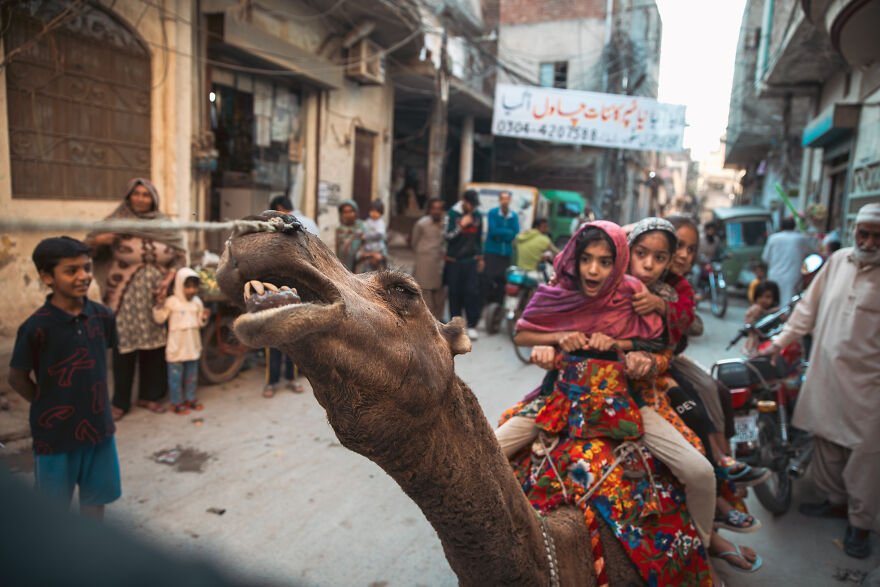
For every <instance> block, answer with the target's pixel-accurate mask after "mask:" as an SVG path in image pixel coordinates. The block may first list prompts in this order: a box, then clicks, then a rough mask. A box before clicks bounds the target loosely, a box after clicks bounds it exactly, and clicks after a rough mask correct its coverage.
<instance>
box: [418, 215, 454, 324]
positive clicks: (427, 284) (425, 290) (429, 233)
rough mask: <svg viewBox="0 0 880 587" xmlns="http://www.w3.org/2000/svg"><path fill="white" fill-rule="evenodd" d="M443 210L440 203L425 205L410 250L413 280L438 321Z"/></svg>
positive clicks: (441, 302)
mask: <svg viewBox="0 0 880 587" xmlns="http://www.w3.org/2000/svg"><path fill="white" fill-rule="evenodd" d="M444 213H445V210H444V209H443V200H440V199H438V198H433V199H431V200H430V201H429V202H428V214H427V215H425V216H422V217H421V218H420V219H419V221H418V222H416V224H415V226H413V230H412V238H410V246H411V247H412V250H413V253H415V263H414V264H413V277H415V279H416V281H417V282H418V284H419V285H420V286H421V287H422V297H423V298H424V299H425V303H426V304H427V305H428V309H429V310H431V313H432V314H433V315H434V317H435V318H437V319H438V320H443V306H444V305H445V304H446V288H445V287H444V285H443V252H444V250H445V249H446V239H445V238H444V237H443V232H444V231H445V230H446V223H445V222H444V220H445V218H444V216H445V214H444Z"/></svg>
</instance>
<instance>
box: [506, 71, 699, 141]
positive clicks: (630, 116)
mask: <svg viewBox="0 0 880 587" xmlns="http://www.w3.org/2000/svg"><path fill="white" fill-rule="evenodd" d="M684 127H685V106H682V105H678V104H661V103H660V102H658V101H657V100H654V99H653V98H644V97H641V96H624V95H620V94H601V93H598V92H581V91H577V90H562V89H559V88H544V87H537V86H515V85H509V84H498V85H496V86H495V108H494V112H493V116H492V132H493V133H494V134H495V135H498V136H505V137H515V138H521V139H532V140H536V141H552V142H556V143H569V144H574V145H592V146H597V147H610V148H618V149H637V150H641V151H681V149H682V146H681V142H682V135H683V134H684Z"/></svg>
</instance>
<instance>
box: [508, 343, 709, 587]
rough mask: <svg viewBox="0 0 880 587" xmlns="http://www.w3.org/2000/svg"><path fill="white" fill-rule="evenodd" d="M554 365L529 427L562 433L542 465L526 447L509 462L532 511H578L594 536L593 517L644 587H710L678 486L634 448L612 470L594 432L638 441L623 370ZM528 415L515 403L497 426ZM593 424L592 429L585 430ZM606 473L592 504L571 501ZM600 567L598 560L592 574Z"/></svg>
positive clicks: (578, 363)
mask: <svg viewBox="0 0 880 587" xmlns="http://www.w3.org/2000/svg"><path fill="white" fill-rule="evenodd" d="M558 367H559V377H558V380H557V382H556V383H555V385H554V388H553V391H552V393H550V394H549V395H542V396H539V397H538V398H537V399H536V400H534V401H533V402H530V403H531V404H535V403H540V404H541V405H540V408H539V410H538V419H537V422H536V424H537V425H538V426H539V427H540V428H542V429H543V430H545V431H547V432H551V433H552V432H557V431H558V432H559V433H561V438H560V442H559V443H558V444H557V445H556V446H555V447H554V448H552V449H551V450H550V458H549V459H547V458H543V457H541V456H537V455H533V454H531V452H530V451H529V449H528V448H524V449H523V450H522V451H520V452H519V453H518V454H517V455H515V456H514V457H513V458H512V459H511V464H512V466H513V468H514V472H515V474H516V476H517V479H518V480H519V482H520V484H521V485H522V488H523V491H524V492H525V494H526V496H527V497H528V498H529V501H530V502H531V503H532V505H533V507H534V508H535V509H536V510H538V511H539V512H541V513H546V512H548V511H550V510H552V509H554V508H557V507H559V506H561V505H566V504H569V505H578V506H579V507H581V508H582V509H583V511H584V519H585V523H586V524H587V527H588V528H590V531H591V534H594V535H595V520H594V516H595V514H596V513H598V514H599V515H601V516H602V518H603V519H604V520H605V521H606V522H607V523H608V525H609V526H610V527H611V529H612V530H613V531H614V534H615V536H617V538H618V540H620V542H621V544H622V545H623V547H624V549H625V550H626V552H627V554H628V555H629V557H630V559H631V560H632V561H633V563H634V564H635V565H636V567H637V568H638V569H639V572H640V573H641V575H642V577H643V578H644V580H645V582H646V583H647V584H648V585H705V586H707V587H708V586H711V585H712V578H711V574H710V572H709V568H708V565H707V558H706V550H705V548H704V545H703V544H702V542H701V540H700V538H699V536H698V534H697V531H696V529H695V527H694V525H693V523H692V521H691V516H690V514H689V513H688V511H687V509H686V508H685V505H684V504H685V493H684V489H683V487H682V486H681V484H680V483H679V482H678V481H677V480H676V479H675V477H674V476H673V475H672V474H671V473H670V472H669V470H668V469H666V467H665V466H664V465H663V464H662V463H660V462H659V461H657V460H655V459H654V458H653V457H652V456H651V454H650V452H649V451H648V450H647V449H646V448H644V447H641V446H640V445H639V447H638V449H636V450H634V451H632V452H631V453H630V454H628V455H626V456H625V457H624V458H623V459H622V462H621V463H619V464H618V465H617V466H616V467H613V464H614V462H615V459H617V455H616V454H615V450H614V449H615V447H617V446H618V442H617V441H616V440H614V439H612V438H608V437H603V436H600V435H599V434H598V433H597V430H598V429H599V428H601V429H603V430H605V431H606V433H610V434H624V435H625V436H620V438H633V434H635V437H638V436H640V435H641V431H642V424H641V418H640V416H639V412H638V410H637V409H636V408H635V406H634V403H633V402H632V399H631V398H630V397H629V391H628V389H627V384H626V379H625V377H624V375H623V366H622V365H621V364H620V363H615V362H613V361H601V360H593V359H588V360H583V359H581V358H579V357H573V356H570V355H569V356H562V357H561V358H560V359H559V364H558ZM621 392H622V393H621ZM601 406H604V409H599V408H600V407H601ZM606 410H607V412H606ZM633 410H634V411H635V418H636V419H635V420H634V419H633V417H632V411H633ZM529 411H530V405H529V404H528V403H525V402H520V403H518V404H516V405H515V406H513V407H512V408H510V409H509V410H507V411H506V412H505V413H504V415H503V416H502V417H501V422H502V423H503V422H504V421H506V420H507V419H509V418H510V417H512V416H514V415H522V414H523V413H524V412H525V413H528V412H529ZM599 412H602V414H599ZM593 423H596V426H597V428H594V429H591V426H593ZM567 426H568V427H567ZM631 427H632V428H631ZM606 473H607V474H608V476H607V478H606V479H605V480H604V481H603V482H602V483H601V484H599V485H598V487H597V488H596V489H595V492H594V493H593V494H592V496H591V498H590V499H589V500H584V501H581V502H580V503H578V502H579V500H580V499H581V498H582V497H583V496H584V495H586V493H587V492H588V491H590V490H591V489H592V488H593V487H594V485H595V484H596V483H597V481H598V480H599V479H600V478H601V477H602V476H603V475H605V474H606ZM592 538H595V536H593V537H592ZM591 542H592V543H593V550H594V555H599V556H601V548H600V545H599V544H598V543H597V540H591ZM600 565H601V561H599V560H598V558H597V568H598V567H599V566H600Z"/></svg>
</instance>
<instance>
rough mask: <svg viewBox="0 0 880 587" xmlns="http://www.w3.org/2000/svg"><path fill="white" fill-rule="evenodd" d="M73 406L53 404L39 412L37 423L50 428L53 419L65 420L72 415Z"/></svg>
mask: <svg viewBox="0 0 880 587" xmlns="http://www.w3.org/2000/svg"><path fill="white" fill-rule="evenodd" d="M73 412H74V409H73V406H54V407H51V408H49V409H48V410H46V411H45V412H43V413H42V414H40V417H39V418H37V423H38V424H39V425H40V426H41V427H42V428H51V427H52V426H54V425H55V420H59V421H61V420H67V419H68V418H70V417H71V416H73Z"/></svg>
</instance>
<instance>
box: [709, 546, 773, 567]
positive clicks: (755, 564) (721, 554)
mask: <svg viewBox="0 0 880 587" xmlns="http://www.w3.org/2000/svg"><path fill="white" fill-rule="evenodd" d="M733 547H734V548H735V549H736V551H733V550H728V551H727V552H719V553H718V554H713V555H712V556H714V557H717V558H720V559H721V560H723V561H724V562H726V563H727V564H729V565H730V566H731V567H733V568H734V569H736V570H737V571H742V572H743V573H754V572H755V571H757V570H758V569H760V568H761V564H762V563H763V562H764V561H763V560H761V556H760V555H759V554H757V553H755V562H753V563H752V566H751V567H750V568H748V569H746V568H743V567H741V566H739V565H736V564H733V563H732V562H730V560H728V559H726V558H724V557H726V556H738V557H739V558H741V559H743V560H744V561H746V563H748V562H749V559H747V558H746V557H744V556H743V553H742V551H741V550H740V549H739V544H736V543H734V544H733Z"/></svg>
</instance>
